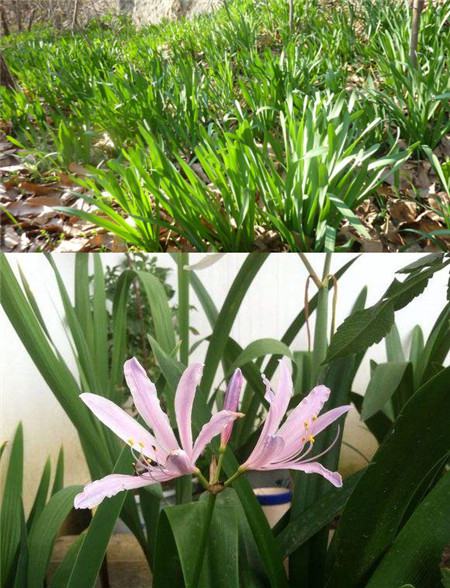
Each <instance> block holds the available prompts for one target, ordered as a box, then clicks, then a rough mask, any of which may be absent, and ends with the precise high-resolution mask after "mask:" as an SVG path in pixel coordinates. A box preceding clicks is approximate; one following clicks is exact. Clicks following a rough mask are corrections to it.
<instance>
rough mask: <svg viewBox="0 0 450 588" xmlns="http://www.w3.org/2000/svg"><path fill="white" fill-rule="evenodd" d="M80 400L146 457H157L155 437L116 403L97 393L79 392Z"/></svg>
mask: <svg viewBox="0 0 450 588" xmlns="http://www.w3.org/2000/svg"><path fill="white" fill-rule="evenodd" d="M80 398H81V400H82V401H83V402H84V403H85V404H86V406H87V407H88V408H89V409H90V410H91V411H92V412H93V413H94V414H95V416H96V417H97V418H98V419H99V420H100V421H102V423H103V424H105V425H106V426H107V427H109V428H110V429H111V431H113V433H115V434H116V435H117V436H118V437H120V439H122V440H123V441H125V443H128V445H130V447H133V449H136V451H138V452H139V453H140V452H142V453H143V454H144V455H146V456H147V457H150V458H152V459H157V458H156V455H155V450H154V447H155V446H156V439H155V438H154V437H153V435H151V433H149V432H148V431H147V430H146V429H144V427H142V426H141V425H140V424H139V423H138V422H137V421H135V420H134V419H133V418H132V417H131V416H130V415H129V414H127V413H126V412H125V411H124V410H122V409H121V408H120V407H119V406H117V404H114V402H111V401H110V400H108V399H107V398H104V397H103V396H98V395H97V394H88V393H85V394H80Z"/></svg>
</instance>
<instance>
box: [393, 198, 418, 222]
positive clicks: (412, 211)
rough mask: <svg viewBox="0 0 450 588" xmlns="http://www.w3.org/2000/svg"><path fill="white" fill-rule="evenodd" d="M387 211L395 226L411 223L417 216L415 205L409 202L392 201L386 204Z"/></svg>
mask: <svg viewBox="0 0 450 588" xmlns="http://www.w3.org/2000/svg"><path fill="white" fill-rule="evenodd" d="M388 210H389V213H390V215H391V218H392V220H393V221H395V222H396V223H397V224H399V225H400V224H403V223H412V222H414V220H415V218H416V216H417V204H416V203H415V202H412V201H411V200H394V201H390V202H389V203H388Z"/></svg>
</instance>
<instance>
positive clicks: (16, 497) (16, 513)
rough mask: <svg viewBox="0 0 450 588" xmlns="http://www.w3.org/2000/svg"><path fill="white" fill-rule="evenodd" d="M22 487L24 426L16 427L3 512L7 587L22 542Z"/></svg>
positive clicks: (0, 547)
mask: <svg viewBox="0 0 450 588" xmlns="http://www.w3.org/2000/svg"><path fill="white" fill-rule="evenodd" d="M22 487H23V429H22V424H19V426H18V427H17V429H16V432H15V434H14V438H13V441H12V443H11V453H10V455H9V462H8V468H7V471H6V477H5V486H4V490H3V497H2V508H1V513H0V535H1V538H2V540H1V543H0V563H1V566H0V567H1V578H0V580H1V585H2V586H3V585H4V586H8V583H9V582H11V576H12V574H13V566H14V562H15V560H16V557H17V552H18V549H19V545H20V538H21V535H22V531H21V517H22Z"/></svg>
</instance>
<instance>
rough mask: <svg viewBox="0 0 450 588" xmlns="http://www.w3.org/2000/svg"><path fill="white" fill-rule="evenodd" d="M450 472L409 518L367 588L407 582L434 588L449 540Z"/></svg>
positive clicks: (382, 587) (379, 587)
mask: <svg viewBox="0 0 450 588" xmlns="http://www.w3.org/2000/svg"><path fill="white" fill-rule="evenodd" d="M449 497H450V472H447V473H446V474H445V475H444V476H443V477H442V478H441V479H440V481H439V482H438V483H437V484H436V486H435V487H434V488H433V490H431V492H430V493H429V494H428V495H427V496H426V497H425V498H424V500H423V502H422V503H421V504H420V505H419V507H418V508H417V509H416V510H415V512H414V513H413V514H412V515H411V517H410V518H409V519H408V521H407V522H406V524H405V526H404V527H403V528H402V530H401V531H400V533H399V534H398V536H397V538H396V539H395V541H394V543H393V544H392V546H391V547H390V548H389V550H388V552H387V553H386V555H385V556H384V557H383V559H382V561H381V563H380V564H379V565H378V566H377V568H376V570H375V572H374V574H373V575H372V576H371V578H370V580H369V582H368V584H367V588H384V587H385V586H397V585H401V584H402V583H406V582H410V583H411V584H414V585H417V586H437V585H438V583H439V577H440V574H439V562H440V560H441V555H442V552H443V550H444V548H445V547H446V546H447V544H448V541H449V538H450V500H449Z"/></svg>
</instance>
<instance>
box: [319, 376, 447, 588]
mask: <svg viewBox="0 0 450 588" xmlns="http://www.w3.org/2000/svg"><path fill="white" fill-rule="evenodd" d="M449 375H450V368H447V369H446V370H444V371H443V372H441V373H440V374H438V375H437V376H435V377H434V378H433V379H432V380H430V381H428V382H427V383H426V384H425V385H424V386H422V387H421V388H420V389H419V390H418V391H417V392H416V393H415V394H414V396H413V397H412V398H411V399H410V400H409V402H408V403H407V404H406V405H405V406H404V408H403V410H402V412H401V414H400V416H399V417H398V419H397V421H396V423H395V427H394V428H393V429H392V431H391V432H390V434H389V435H388V436H387V438H386V439H385V441H384V443H383V444H382V445H381V447H380V448H379V449H378V451H377V453H376V455H375V456H374V459H373V463H372V465H371V466H370V468H368V469H367V471H366V472H365V473H364V475H363V477H362V479H361V481H360V482H359V484H358V485H357V486H356V488H355V490H354V492H353V494H352V496H351V498H350V499H349V501H348V504H347V507H346V508H345V510H344V513H343V515H342V518H341V521H340V523H339V527H338V530H337V532H336V535H335V538H334V541H333V543H334V547H333V551H334V555H335V557H334V566H333V568H332V570H331V573H330V576H329V578H328V584H327V585H328V586H329V587H333V588H334V587H335V586H346V587H348V588H354V587H355V588H356V587H357V586H360V585H361V583H362V582H363V581H364V580H365V579H367V575H368V574H369V572H370V570H371V569H372V567H373V566H374V565H375V564H376V563H377V561H378V560H379V558H380V557H381V556H382V554H383V553H384V551H385V550H386V549H387V548H388V547H389V546H390V544H391V543H392V542H393V541H394V540H395V538H396V536H397V534H398V531H399V529H400V525H401V523H402V520H403V516H404V513H405V512H406V510H407V508H408V504H409V502H410V501H411V500H412V498H413V497H414V495H415V492H416V489H417V487H418V486H419V485H420V483H421V481H422V479H423V478H424V475H426V473H427V472H428V471H430V470H431V469H432V468H433V467H434V466H435V465H436V464H437V463H439V462H440V461H441V460H442V459H443V458H444V457H445V456H446V455H448V451H449V447H450V427H449V426H448V414H450V394H448V378H449Z"/></svg>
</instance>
